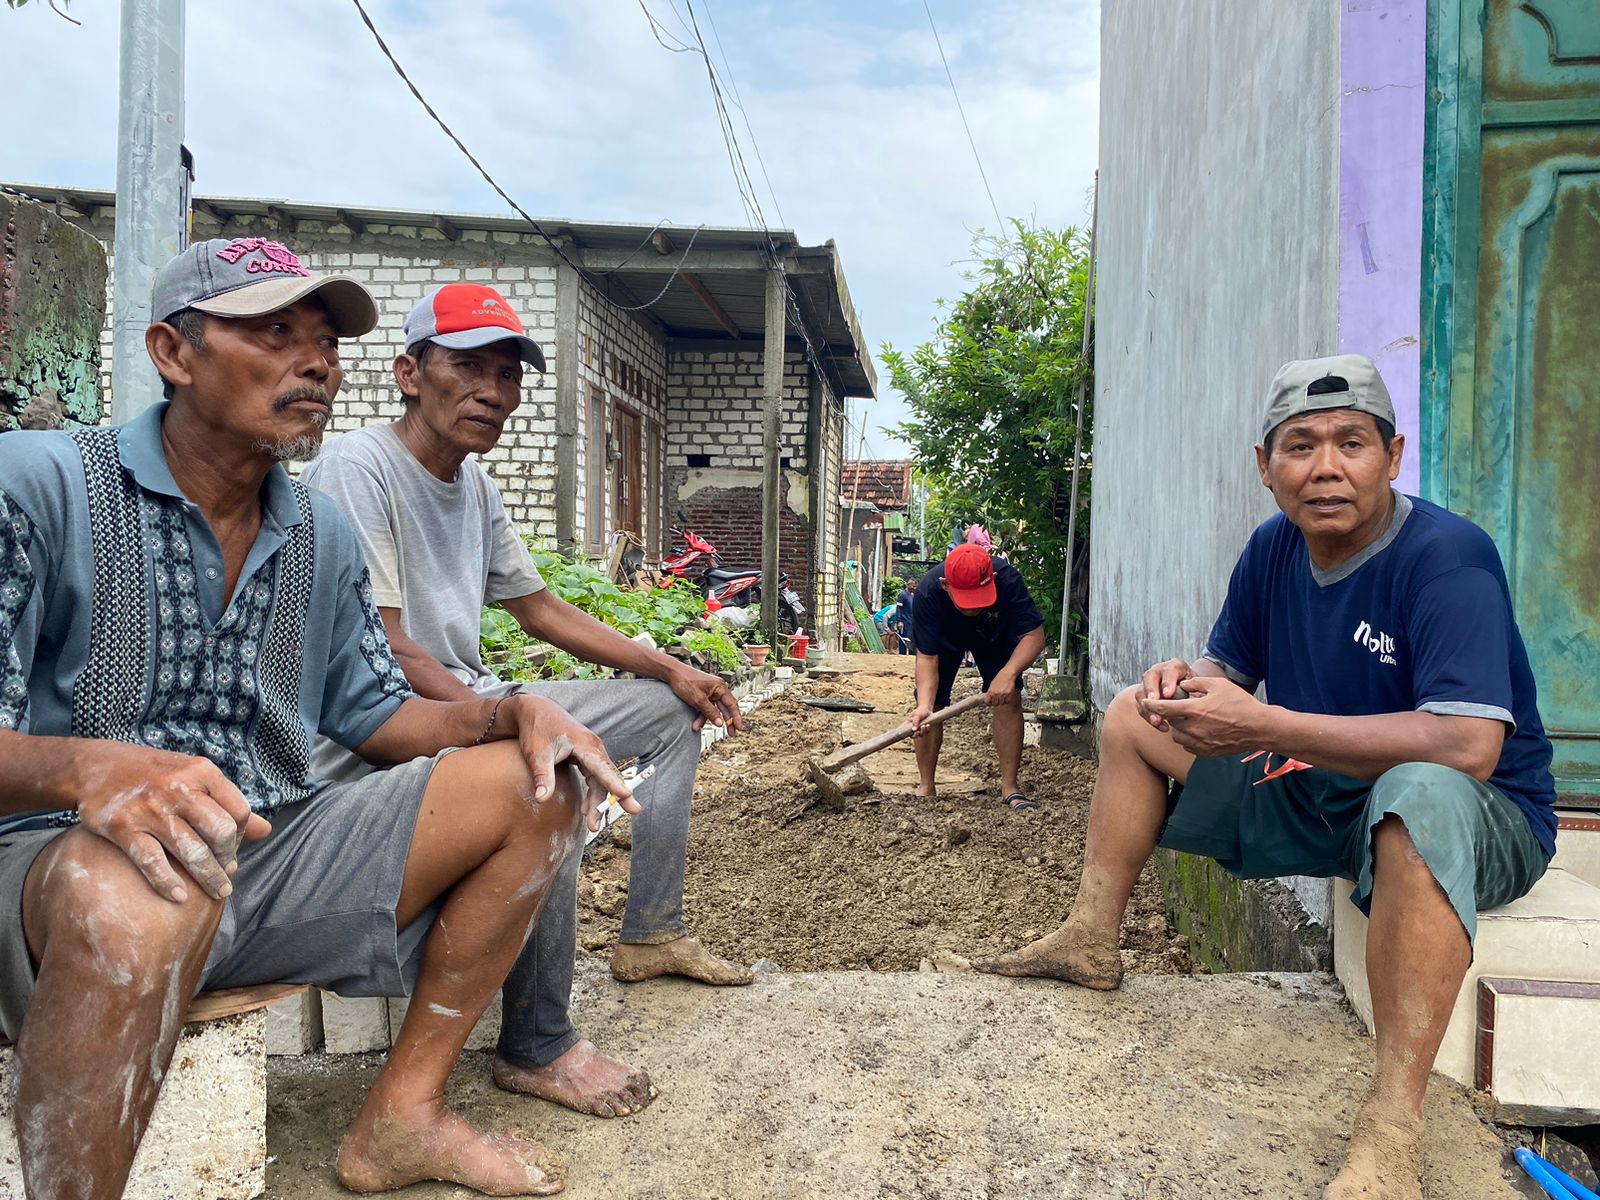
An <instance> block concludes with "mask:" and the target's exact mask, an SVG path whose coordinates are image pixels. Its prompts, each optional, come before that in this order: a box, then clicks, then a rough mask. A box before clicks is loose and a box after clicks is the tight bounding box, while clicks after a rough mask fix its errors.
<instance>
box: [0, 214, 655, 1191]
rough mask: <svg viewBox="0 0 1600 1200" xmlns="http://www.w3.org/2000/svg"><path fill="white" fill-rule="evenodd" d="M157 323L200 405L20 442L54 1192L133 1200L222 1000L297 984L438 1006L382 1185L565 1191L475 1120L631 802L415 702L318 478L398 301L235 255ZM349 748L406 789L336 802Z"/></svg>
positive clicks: (21, 1023) (5, 830)
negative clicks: (351, 375) (474, 1042)
mask: <svg viewBox="0 0 1600 1200" xmlns="http://www.w3.org/2000/svg"><path fill="white" fill-rule="evenodd" d="M154 303H155V313H156V315H157V317H158V320H157V321H156V322H155V323H154V324H153V325H151V326H150V328H149V329H148V330H147V332H146V334H145V345H146V348H147V349H148V351H149V354H150V358H151V360H152V362H153V364H154V369H155V370H156V371H157V372H158V373H159V374H160V376H161V378H162V380H163V382H164V384H165V391H166V394H167V397H168V399H167V402H165V403H162V404H158V405H156V406H155V407H153V408H151V409H150V410H149V411H147V412H145V413H144V414H143V415H141V416H139V417H137V418H135V419H134V420H133V421H131V422H129V423H128V424H126V425H122V426H112V427H101V428H91V429H83V430H78V431H76V432H71V433H68V432H50V433H35V432H15V433H7V434H3V435H0V1036H3V1037H5V1038H7V1039H12V1040H15V1041H16V1043H17V1066H18V1073H19V1083H18V1090H17V1097H16V1107H17V1112H16V1118H17V1138H18V1145H19V1147H20V1151H21V1165H22V1172H23V1177H24V1180H25V1184H26V1188H27V1193H28V1195H30V1196H35V1197H45V1196H115V1195H121V1194H122V1192H123V1189H124V1185H125V1183H126V1182H127V1179H128V1174H129V1170H130V1167H131V1165H132V1163H133V1158H134V1154H135V1152H136V1151H137V1150H138V1147H139V1143H140V1140H141V1137H142V1135H143V1133H144V1131H145V1129H146V1126H147V1124H148V1122H149V1119H150V1114H151V1111H152V1110H153V1109H154V1107H155V1103H156V1097H157V1094H158V1092H159V1091H160V1088H161V1083H162V1079H163V1076H164V1075H165V1074H166V1071H167V1068H168V1065H169V1064H170V1063H171V1061H172V1056H173V1051H174V1048H175V1047H176V1045H177V1041H178V1035H179V1033H180V1031H181V1030H182V1027H183V1015H184V1012H185V1011H186V1010H187V1008H188V1006H189V1002H190V1000H191V998H192V997H193V996H194V994H195V992H196V991H197V990H198V989H200V988H202V987H204V988H207V989H218V988H237V987H250V986H253V985H260V984H267V983H278V982H283V983H314V984H319V985H321V986H323V987H326V988H328V989H330V990H332V991H335V992H338V993H339V994H341V995H346V996H399V995H407V994H409V995H410V996H411V998H412V1004H411V1005H410V1007H409V1009H408V1010H407V1013H406V1019H405V1023H404V1024H403V1025H402V1026H401V1028H400V1030H399V1033H398V1035H397V1036H396V1039H395V1044H394V1049H393V1052H392V1053H391V1054H390V1056H389V1059H388V1061H387V1063H386V1064H385V1065H384V1067H383V1069H382V1070H381V1071H380V1072H379V1073H378V1076H377V1078H376V1079H375V1080H374V1082H373V1085H372V1087H371V1089H370V1091H369V1092H368V1094H367V1098H366V1101H365V1103H364V1104H363V1106H362V1108H361V1111H360V1113H359V1114H357V1116H356V1119H355V1121H354V1123H353V1124H352V1125H351V1127H350V1130H349V1132H348V1133H347V1134H346V1136H345V1139H344V1143H343V1145H342V1146H341V1148H340V1151H339V1157H338V1162H337V1167H336V1169H337V1172H338V1176H339V1178H340V1179H341V1180H342V1181H343V1182H344V1183H345V1184H346V1185H347V1186H350V1187H352V1188H354V1189H356V1190H358V1191H379V1190H384V1189H388V1188H395V1187H402V1186H404V1185H406V1184H409V1183H413V1182H416V1181H419V1180H424V1179H447V1180H453V1181H456V1182H459V1183H464V1184H466V1185H468V1186H470V1187H474V1188H477V1189H479V1190H480V1191H486V1192H491V1193H493V1194H495V1195H502V1196H503V1195H513V1194H516V1195H521V1194H528V1193H538V1194H548V1193H550V1192H553V1191H557V1190H559V1189H560V1187H561V1180H560V1179H559V1178H555V1177H552V1175H551V1174H550V1173H549V1172H548V1171H547V1170H546V1169H545V1168H544V1167H542V1166H541V1165H540V1158H541V1155H542V1153H543V1152H542V1148H541V1147H540V1146H539V1145H538V1144H537V1143H535V1142H533V1141H531V1140H530V1139H527V1138H522V1137H517V1136H513V1135H509V1134H497V1135H493V1136H486V1135H484V1134H482V1133H480V1132H479V1131H478V1130H476V1129H473V1128H472V1127H471V1126H470V1125H468V1124H467V1123H466V1122H465V1121H463V1120H462V1119H461V1118H460V1117H458V1116H456V1115H455V1114H454V1113H452V1112H450V1111H449V1110H448V1109H447V1108H445V1107H444V1105H443V1103H442V1102H441V1097H442V1096H443V1095H444V1088H445V1082H446V1080H447V1079H448V1078H449V1076H450V1072H451V1069H452V1068H453V1067H454V1065H455V1062H456V1059H457V1058H458V1056H459V1055H460V1053H461V1049H462V1047H463V1045H464V1044H465V1042H466V1039H467V1035H468V1034H469V1033H470V1031H471V1029H472V1026H473V1023H474V1022H475V1021H476V1020H477V1018H478V1017H479V1016H480V1015H481V1014H482V1013H483V1012H484V1010H485V1009H486V1008H487V1007H488V1005H489V1003H490V1002H491V1001H492V1000H493V998H494V995H495V993H496V991H498V990H499V988H500V985H501V982H502V981H503V980H504V979H505V977H506V974H507V973H508V972H509V971H510V970H511V968H512V965H513V963H514V962H515V960H516V957H517V954H518V952H519V951H520V949H521V947H522V942H523V939H524V938H525V937H526V935H527V930H528V929H529V927H530V925H531V924H532V922H533V920H534V918H535V916H536V915H537V913H538V912H539V909H540V906H541V905H542V904H543V902H544V899H545V897H546V896H547V895H548V894H550V891H551V888H552V886H553V884H554V881H555V878H556V875H557V873H558V872H557V865H558V864H559V863H560V861H561V860H562V859H563V858H564V857H565V856H566V855H567V853H568V851H569V850H570V848H571V847H572V846H574V845H576V844H580V842H581V839H580V828H581V824H582V813H583V810H584V809H585V808H586V807H588V808H591V809H593V808H594V807H596V806H597V805H598V803H599V801H600V800H601V799H603V798H604V795H605V793H606V791H607V790H610V791H611V792H613V793H617V789H619V788H621V789H623V791H626V785H625V784H624V783H623V781H622V779H621V778H620V776H619V775H618V774H617V772H616V769H615V768H614V767H613V765H612V763H611V760H610V758H609V756H608V755H607V754H606V752H605V747H604V746H602V745H601V743H600V740H599V738H597V737H596V736H595V735H594V734H592V733H590V732H589V731H588V730H586V729H584V728H583V727H582V726H581V725H579V724H578V723H577V722H576V721H574V720H573V719H572V718H571V717H569V716H568V715H567V714H566V713H565V712H563V711H562V710H561V709H560V708H559V707H558V706H557V705H555V704H553V703H551V702H550V701H548V700H544V699H540V698H537V697H533V696H514V697H509V698H507V699H505V700H503V701H496V700H495V699H492V698H488V697H478V696H472V697H461V698H460V699H457V700H452V701H450V702H447V703H440V702H438V701H435V700H426V699H422V698H420V697H418V696H416V695H413V694H412V691H411V689H410V688H409V687H408V686H407V684H406V679H405V676H404V674H403V673H402V672H401V670H400V667H399V665H398V664H397V663H396V662H395V660H394V657H393V655H392V654H391V653H390V649H389V644H388V641H387V639H386V638H385V636H384V631H383V622H382V620H381V618H380V617H379V615H378V612H377V608H376V606H375V605H374V604H373V602H372V590H371V587H370V585H369V583H368V577H367V571H366V568H365V566H364V565H363V562H362V557H361V550H360V547H359V545H358V544H357V541H356V538H355V535H354V534H353V533H352V532H351V529H350V526H349V524H348V522H346V521H345V519H344V517H343V516H342V515H341V514H340V513H339V511H338V509H337V508H336V507H335V506H334V505H333V504H332V503H331V502H330V501H329V500H328V499H327V498H326V497H324V496H320V495H318V494H316V493H314V492H312V491H310V490H308V489H307V488H305V487H303V486H301V485H300V484H298V483H295V482H294V481H292V480H291V479H290V478H289V476H288V474H287V472H286V471H285V470H284V468H283V466H282V463H283V462H284V461H285V460H292V459H304V458H309V457H311V456H312V455H314V454H315V453H316V452H317V448H318V446H319V444H320V442H321V439H322V429H323V426H324V424H325V423H326V421H327V419H328V414H329V412H330V409H331V405H332V403H333V399H334V397H335V396H336V395H337V393H338V391H339V385H340V383H341V381H342V379H343V369H342V367H341V365H340V349H341V347H340V342H341V339H344V338H353V337H358V336H360V335H361V334H364V333H366V332H367V331H368V330H370V329H371V328H372V327H373V325H374V324H375V323H376V321H377V310H376V307H375V306H374V304H373V301H372V297H371V296H370V294H369V293H368V292H367V291H366V289H365V288H363V287H362V286H361V285H360V284H359V283H357V282H355V281H354V280H351V279H342V278H338V277H333V278H327V277H322V276H318V275H315V274H313V273H312V272H311V271H310V270H308V269H307V268H306V267H304V266H303V265H302V264H301V262H300V260H299V259H298V258H297V257H296V256H295V255H294V253H293V252H292V251H290V250H289V249H288V248H287V247H285V246H283V245H282V244H280V243H278V242H274V241H269V240H266V239H262V238H238V239H234V240H231V241H230V240H227V239H217V240H215V241H210V242H202V243H200V244H198V245H195V246H192V247H190V249H189V250H187V251H186V252H185V253H183V254H181V255H179V256H178V257H177V258H176V259H174V260H173V261H172V262H170V263H168V264H167V265H166V266H165V267H163V268H162V269H161V271H160V272H159V273H158V274H157V276H156V283H155V293H154ZM457 532H458V535H459V531H457ZM316 736H321V737H323V738H327V739H330V740H331V741H333V742H336V743H338V744H339V745H341V746H344V747H347V748H348V749H349V750H351V751H353V752H355V753H357V754H359V755H361V756H362V757H364V758H366V759H369V760H372V761H374V762H380V763H387V764H398V765H392V766H391V767H390V768H389V769H388V770H385V771H378V772H375V773H372V774H369V775H367V776H366V777H365V778H362V779H358V780H355V781H353V782H331V781H329V780H328V779H326V778H325V777H321V776H319V775H318V774H317V773H316V771H315V770H314V769H313V766H312V763H311V748H312V739H313V737H316ZM489 743H494V744H492V745H491V744H489ZM457 748H463V749H460V752H459V753H451V751H453V750H455V749H457ZM573 767H576V768H577V770H576V771H575V770H573V769H571V768H573ZM580 772H581V774H580ZM627 807H629V808H630V809H637V804H635V803H634V802H633V801H632V799H631V798H630V799H629V801H628V804H627ZM447 922H448V927H449V932H448V934H446V932H445V927H446V923H447ZM435 929H436V930H437V932H438V936H430V932H431V931H433V930H435ZM147 1182H148V1181H147Z"/></svg>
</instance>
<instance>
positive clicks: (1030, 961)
mask: <svg viewBox="0 0 1600 1200" xmlns="http://www.w3.org/2000/svg"><path fill="white" fill-rule="evenodd" d="M972 969H973V970H974V971H984V972H986V973H988V974H990V975H1011V976H1018V977H1021V976H1034V977H1038V978H1041V979H1064V980H1066V981H1067V982H1068V983H1075V984H1077V985H1078V986H1080V987H1086V988H1093V989H1094V990H1096V991H1099V992H1109V991H1111V990H1113V989H1114V988H1116V987H1118V986H1119V985H1120V984H1121V983H1122V954H1121V953H1120V952H1119V950H1118V949H1117V935H1116V934H1115V933H1107V932H1105V931H1103V930H1099V929H1077V928H1074V927H1073V926H1071V925H1063V926H1062V927H1061V928H1060V929H1058V930H1056V931H1055V932H1054V933H1052V934H1048V935H1047V936H1045V937H1042V938H1040V939H1039V940H1038V941H1036V942H1030V943H1029V944H1028V945H1026V946H1024V947H1022V949H1020V950H1013V951H1011V952H1010V953H1009V954H1001V955H998V956H996V957H994V958H981V959H977V960H975V961H974V962H973V964H972Z"/></svg>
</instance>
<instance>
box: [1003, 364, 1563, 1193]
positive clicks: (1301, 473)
mask: <svg viewBox="0 0 1600 1200" xmlns="http://www.w3.org/2000/svg"><path fill="white" fill-rule="evenodd" d="M1404 445H1405V439H1404V438H1403V437H1402V436H1401V435H1399V434H1397V433H1396V432H1395V427H1394V408H1393V406H1392V405H1391V403H1390V400H1389V393H1388V390H1387V389H1386V388H1385V387H1384V384H1383V380H1382V379H1381V378H1380V377H1379V375H1378V370H1377V368H1376V367H1375V366H1374V365H1373V364H1372V362H1371V361H1370V360H1368V359H1366V358H1363V357H1361V356H1359V355H1353V354H1349V355H1340V356H1338V357H1335V358H1322V359H1309V360H1304V361H1299V362H1291V363H1288V364H1286V365H1285V366H1284V367H1283V368H1282V369H1281V370H1280V371H1279V372H1278V375H1277V377H1276V378H1275V379H1274V380H1273V382H1272V387H1271V389H1270V390H1269V393H1268V398H1267V404H1266V413H1265V418H1264V420H1263V421H1262V427H1261V444H1259V445H1257V446H1256V448H1255V462H1256V468H1257V470H1258V471H1259V473H1260V476H1261V482H1262V484H1263V485H1265V486H1266V487H1267V488H1269V489H1270V490H1271V492H1272V495H1273V499H1275V500H1276V501H1277V502H1278V507H1279V509H1281V510H1282V511H1281V512H1280V513H1279V514H1278V515H1276V516H1274V517H1272V518H1271V519H1270V520H1268V521H1266V522H1265V523H1263V524H1262V525H1261V526H1260V527H1259V528H1258V529H1257V530H1256V531H1255V533H1254V534H1253V535H1252V536H1251V538H1250V540H1249V542H1248V543H1247V544H1246V546H1245V548H1244V553H1243V554H1242V555H1240V558H1239V562H1238V565H1237V566H1235V568H1234V571H1233V578H1232V579H1231V580H1230V582H1229V584H1228V594H1227V600H1226V601H1225V603H1224V604H1223V606H1222V612H1221V613H1220V614H1219V615H1218V617H1217V620H1216V624H1215V625H1213V626H1212V630H1211V636H1210V638H1209V639H1207V642H1206V646H1205V650H1204V652H1203V653H1202V655H1201V657H1199V658H1198V659H1197V660H1195V662H1194V663H1192V664H1191V663H1189V662H1187V661H1185V660H1183V659H1169V660H1168V661H1166V662H1162V663H1158V664H1156V665H1155V666H1153V667H1151V668H1150V669H1149V670H1148V671H1146V672H1145V674H1144V678H1143V680H1142V681H1141V682H1140V683H1138V684H1136V685H1134V686H1133V687H1130V688H1127V689H1126V690H1125V691H1123V692H1122V693H1121V694H1120V695H1118V696H1117V697H1116V699H1115V700H1113V701H1112V702H1111V705H1110V707H1109V708H1108V709H1107V711H1106V718H1105V724H1104V727H1103V729H1102V732H1101V735H1100V770H1099V776H1098V779H1097V781H1096V783H1095V789H1094V799H1093V801H1092V804H1091V808H1090V819H1089V840H1088V845H1087V848H1086V850H1085V854H1084V864H1083V877H1082V880H1081V882H1080V884H1079V888H1078V894H1077V897H1076V898H1075V900H1074V902H1073V906H1072V914H1071V915H1070V916H1069V917H1068V919H1067V921H1066V923H1065V924H1064V925H1063V926H1062V927H1061V928H1060V929H1058V930H1056V931H1055V932H1054V933H1052V934H1050V935H1049V936H1048V937H1045V938H1042V939H1040V940H1039V941H1037V942H1034V943H1033V944H1032V945H1029V946H1024V947H1023V948H1022V949H1020V950H1017V951H1014V952H1012V953H1010V954H1004V955H1001V956H1000V957H999V958H996V959H993V960H989V961H980V962H977V963H974V964H973V965H974V966H975V967H976V968H977V969H978V970H980V971H994V972H997V973H1000V974H1005V975H1041V976H1049V977H1052V978H1056V979H1063V980H1067V981H1068V982H1071V983H1076V984H1079V985H1081V986H1084V987H1090V988H1099V989H1112V988H1115V987H1117V986H1118V985H1119V984H1120V983H1121V980H1122V960H1121V957H1120V955H1119V951H1118V931H1119V927H1120V924H1121V920H1122V915H1123V912H1124V910H1125V909H1126V907H1127V903H1128V897H1129V895H1130V893H1131V892H1132V890H1133V886H1134V883H1135V881H1136V880H1137V879H1138V877H1139V872H1140V871H1141V870H1142V869H1143V867H1144V864H1145V862H1146V861H1147V860H1148V859H1149V857H1150V853H1151V851H1152V850H1153V849H1154V848H1155V847H1156V846H1157V845H1161V846H1165V847H1168V848H1170V849H1174V850H1182V851H1186V852H1188V853H1191V854H1201V855H1205V856H1207V857H1210V858H1213V859H1215V860H1216V861H1217V862H1218V864H1219V865H1220V866H1222V867H1223V869H1225V870H1226V871H1228V872H1229V873H1231V874H1233V875H1236V876H1238V877H1240V878H1245V879H1270V878H1276V877H1279V876H1290V875H1309V876H1321V877H1330V876H1331V877H1340V878H1345V879H1351V880H1354V881H1355V885H1356V886H1355V890H1354V892H1353V893H1352V894H1351V896H1350V901H1351V903H1353V904H1355V905H1356V906H1357V907H1359V908H1360V909H1361V910H1362V911H1363V912H1366V913H1367V914H1368V915H1369V916H1370V917H1371V923H1370V924H1369V926H1368V932H1367V973H1368V979H1369V981H1370V983H1371V985H1372V1017H1373V1025H1374V1027H1375V1031H1376V1033H1377V1064H1376V1069H1375V1070H1374V1072H1373V1078H1372V1085H1371V1087H1370V1089H1369V1090H1368V1092H1367V1096H1366V1099H1365V1100H1364V1101H1363V1102H1362V1106H1361V1110H1360V1112H1359V1113H1358V1114H1357V1116H1356V1120H1355V1126H1354V1129H1353V1130H1352V1133H1351V1137H1350V1146H1349V1154H1348V1157H1347V1158H1346V1161H1345V1164H1344V1166H1343V1168H1342V1169H1341V1170H1340V1171H1339V1173H1338V1175H1337V1177H1336V1178H1335V1179H1334V1180H1333V1182H1332V1183H1331V1184H1329V1186H1328V1189H1327V1190H1326V1191H1325V1192H1324V1193H1323V1195H1324V1198H1325V1200H1353V1198H1355V1197H1390V1198H1393V1200H1401V1198H1406V1200H1420V1197H1421V1195H1422V1191H1421V1185H1420V1182H1419V1174H1420V1170H1421V1145H1422V1101H1423V1096H1424V1094H1425V1093H1426V1091H1427V1086H1428V1074H1429V1071H1430V1070H1431V1069H1432V1066H1433V1061H1434V1057H1435V1055H1436V1054H1437V1053H1438V1050H1439V1044H1440V1040H1441V1039H1442V1038H1443V1037H1444V1033H1445V1028H1446V1026H1447V1024H1448V1023H1449V1020H1450V1014H1451V1011H1452V1009H1453V1008H1454V1006H1455V1004H1456V997H1457V993H1458V992H1459V991H1460V989H1461V983H1462V979H1463V977H1464V975H1465V973H1466V970H1467V966H1468V964H1469V963H1470V962H1471V960H1472V941H1473V937H1474V935H1475V933H1476V931H1477V913H1478V910H1479V909H1480V908H1493V907H1496V906H1497V905H1501V904H1506V903H1509V902H1510V901H1512V900H1515V899H1516V898H1517V897H1519V896H1522V895H1524V894H1525V893H1526V892H1527V891H1528V889H1529V888H1531V887H1532V886H1533V885H1534V883H1535V882H1537V881H1538V879H1539V877H1540V876H1541V875H1542V874H1543V873H1544V870H1545V867H1546V865H1547V864H1548V862H1549V859H1550V856H1551V854H1552V853H1553V852H1554V849H1555V832H1556V820H1555V812H1554V802H1555V786H1554V782H1553V780H1552V779H1551V776H1550V760H1551V750H1550V742H1549V740H1548V739H1547V738H1546V737H1545V732H1544V728H1543V725H1542V724H1541V722H1540V719H1539V710H1538V706H1537V704H1536V698H1535V695H1534V681H1533V673H1532V671H1531V669H1530V668H1529V664H1528V655H1527V652H1526V650H1525V649H1524V647H1523V643H1522V635H1521V633H1519V632H1518V630H1517V624H1516V620H1515V619H1514V617H1513V615H1512V611H1511V596H1510V590H1509V588H1508V587H1507V584H1506V575H1505V570H1504V568H1503V567H1502V566H1501V563H1500V556H1499V554H1498V552H1497V551H1496V549H1495V545H1494V543H1493V542H1492V541H1491V540H1490V539H1489V536H1488V534H1486V533H1484V531H1483V530H1481V529H1479V528H1478V527H1477V526H1476V525H1473V524H1472V523H1471V522H1470V521H1467V520H1465V519H1464V518H1462V517H1458V516H1456V515H1455V514H1454V513H1451V512H1448V511H1447V510H1445V509H1443V508H1440V507H1438V506H1436V505H1433V504H1429V503H1428V502H1427V501H1425V500H1420V499H1417V498H1415V497H1411V496H1405V495H1402V494H1400V493H1399V492H1396V491H1395V490H1394V489H1393V488H1392V487H1391V486H1390V485H1391V483H1392V482H1393V480H1394V479H1395V478H1396V477H1397V476H1398V475H1399V473H1400V455H1401V453H1402V451H1403V449H1404ZM1262 683H1265V684H1266V690H1267V696H1268V698H1269V699H1270V701H1271V703H1270V704H1268V703H1262V702H1261V701H1259V700H1257V699H1256V697H1255V695H1254V693H1255V691H1256V688H1257V686H1258V685H1260V684H1262Z"/></svg>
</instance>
